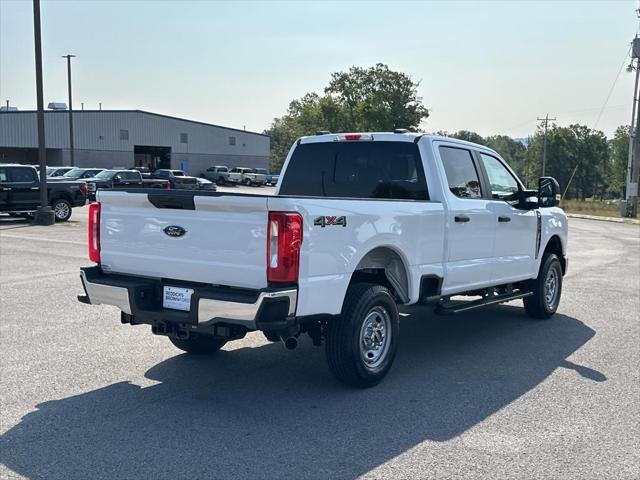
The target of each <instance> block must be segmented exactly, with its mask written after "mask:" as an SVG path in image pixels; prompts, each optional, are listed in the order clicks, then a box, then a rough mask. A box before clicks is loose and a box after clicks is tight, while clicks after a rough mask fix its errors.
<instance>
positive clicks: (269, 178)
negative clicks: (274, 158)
mask: <svg viewBox="0 0 640 480" xmlns="http://www.w3.org/2000/svg"><path fill="white" fill-rule="evenodd" d="M200 177H201V178H206V179H207V180H211V181H213V182H216V183H217V184H218V185H246V186H248V187H251V186H262V185H275V184H277V183H278V179H279V178H280V176H279V175H278V174H277V173H270V172H269V171H268V170H267V169H266V168H248V167H235V168H232V169H231V170H229V167H226V166H225V165H216V166H215V167H210V168H207V169H206V170H205V171H204V172H202V173H201V174H200Z"/></svg>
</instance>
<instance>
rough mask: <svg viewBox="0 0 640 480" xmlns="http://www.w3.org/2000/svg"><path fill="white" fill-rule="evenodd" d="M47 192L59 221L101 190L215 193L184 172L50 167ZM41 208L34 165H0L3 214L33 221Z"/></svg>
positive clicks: (206, 183) (211, 185)
mask: <svg viewBox="0 0 640 480" xmlns="http://www.w3.org/2000/svg"><path fill="white" fill-rule="evenodd" d="M46 174H47V191H48V199H49V204H50V206H51V208H52V209H53V211H54V214H55V218H56V221H60V222H64V221H67V220H69V218H70V217H71V212H72V210H73V207H79V206H83V205H85V204H86V202H87V199H88V200H89V201H95V200H96V193H97V191H98V190H101V189H102V190H106V189H133V188H161V189H165V190H171V189H189V190H208V191H216V184H215V182H212V181H210V180H207V179H206V178H197V177H191V176H188V175H186V174H185V172H183V171H182V170H169V169H160V170H156V171H155V172H153V173H152V172H149V171H148V170H146V171H145V170H144V169H103V168H79V167H47V171H46ZM39 207H40V177H39V173H38V170H37V169H36V168H35V167H33V166H31V165H19V164H0V213H8V214H9V215H11V216H14V217H18V216H20V217H26V218H30V217H31V215H32V214H33V213H34V212H35V211H36V210H37V209H38V208H39Z"/></svg>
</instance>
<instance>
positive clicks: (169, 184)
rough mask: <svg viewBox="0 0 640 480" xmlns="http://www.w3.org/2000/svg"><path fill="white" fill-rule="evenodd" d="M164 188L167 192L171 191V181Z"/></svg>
mask: <svg viewBox="0 0 640 480" xmlns="http://www.w3.org/2000/svg"><path fill="white" fill-rule="evenodd" d="M164 188H166V189H167V190H171V182H170V181H169V180H167V184H166V186H165V187H164Z"/></svg>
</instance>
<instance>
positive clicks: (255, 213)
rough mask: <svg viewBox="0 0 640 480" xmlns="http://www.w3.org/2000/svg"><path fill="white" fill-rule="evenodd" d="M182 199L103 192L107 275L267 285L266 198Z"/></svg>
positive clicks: (100, 198)
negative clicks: (179, 206)
mask: <svg viewBox="0 0 640 480" xmlns="http://www.w3.org/2000/svg"><path fill="white" fill-rule="evenodd" d="M185 193H186V192H185ZM174 195H176V196H175V197H173V196H172V195H171V194H169V193H168V192H167V193H166V194H165V193H164V192H162V193H156V194H151V193H149V194H148V193H131V192H116V191H99V193H98V201H99V202H100V203H101V219H100V243H101V261H102V268H103V270H104V271H105V272H117V273H124V274H131V275H142V276H148V277H157V278H159V277H163V278H170V279H177V280H188V281H192V282H202V283H208V284H214V285H228V286H233V287H244V288H264V287H266V286H267V273H266V268H267V267H266V258H267V252H266V249H267V240H266V236H267V232H266V230H267V221H268V214H267V198H266V197H264V196H242V195H237V194H231V195H220V196H205V195H198V194H191V195H190V196H185V195H179V196H178V195H177V193H176V194H174ZM150 198H151V200H150ZM191 198H193V204H192V206H190V205H189V203H190V199H191ZM172 199H175V200H176V201H175V202H173V204H172ZM158 200H159V201H158ZM185 200H187V201H185ZM152 201H153V203H152ZM180 202H182V204H183V205H182V206H183V207H186V208H183V209H178V208H166V207H175V206H176V203H178V204H180ZM154 203H155V205H154ZM192 208H193V209H192ZM167 227H177V228H173V229H171V228H167ZM169 232H170V233H171V234H170V233H169Z"/></svg>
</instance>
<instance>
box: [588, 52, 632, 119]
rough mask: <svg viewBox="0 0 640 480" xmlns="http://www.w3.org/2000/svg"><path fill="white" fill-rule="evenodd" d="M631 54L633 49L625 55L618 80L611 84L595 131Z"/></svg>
mask: <svg viewBox="0 0 640 480" xmlns="http://www.w3.org/2000/svg"><path fill="white" fill-rule="evenodd" d="M630 53H631V47H629V50H628V51H627V53H625V55H624V60H623V61H622V65H620V68H619V69H618V74H617V75H616V78H615V79H614V80H613V83H612V84H611V88H610V89H609V93H608V94H607V98H606V99H605V101H604V103H603V104H602V108H601V109H600V113H598V118H596V121H595V123H594V124H593V129H594V130H595V128H596V126H597V125H598V123H599V122H600V118H602V113H603V112H604V109H605V108H606V106H607V103H609V99H610V98H611V94H612V93H613V89H614V88H615V87H616V83H618V79H619V78H620V74H621V73H622V69H623V68H624V66H625V64H626V63H627V58H628V57H629V54H630Z"/></svg>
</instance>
